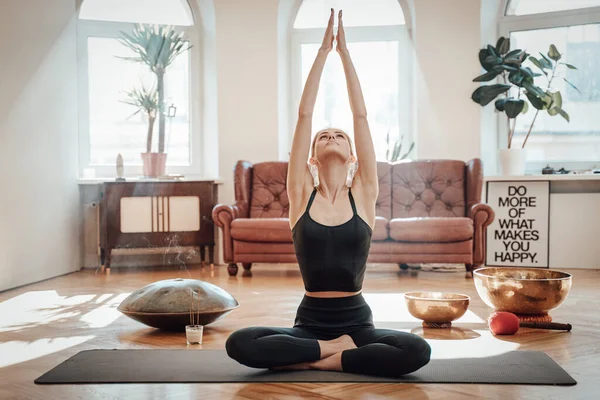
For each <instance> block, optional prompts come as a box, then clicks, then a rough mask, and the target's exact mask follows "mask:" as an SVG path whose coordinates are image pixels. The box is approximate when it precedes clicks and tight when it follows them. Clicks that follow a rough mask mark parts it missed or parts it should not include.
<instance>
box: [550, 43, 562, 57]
mask: <svg viewBox="0 0 600 400" xmlns="http://www.w3.org/2000/svg"><path fill="white" fill-rule="evenodd" d="M548 57H550V58H551V59H553V60H554V61H558V60H560V58H561V57H562V55H561V54H560V53H559V52H558V50H557V49H556V46H555V45H553V44H551V45H550V49H549V50H548Z"/></svg>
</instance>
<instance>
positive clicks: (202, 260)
mask: <svg viewBox="0 0 600 400" xmlns="http://www.w3.org/2000/svg"><path fill="white" fill-rule="evenodd" d="M205 255H206V247H205V246H204V245H203V244H201V245H200V265H202V266H203V267H204V256H205Z"/></svg>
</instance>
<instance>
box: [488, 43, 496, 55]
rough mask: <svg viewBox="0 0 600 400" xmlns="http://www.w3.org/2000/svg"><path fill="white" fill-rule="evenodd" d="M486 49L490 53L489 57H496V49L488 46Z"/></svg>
mask: <svg viewBox="0 0 600 400" xmlns="http://www.w3.org/2000/svg"><path fill="white" fill-rule="evenodd" d="M487 49H488V51H489V52H490V55H492V56H494V57H498V52H497V51H496V49H494V47H493V46H492V45H490V44H488V45H487Z"/></svg>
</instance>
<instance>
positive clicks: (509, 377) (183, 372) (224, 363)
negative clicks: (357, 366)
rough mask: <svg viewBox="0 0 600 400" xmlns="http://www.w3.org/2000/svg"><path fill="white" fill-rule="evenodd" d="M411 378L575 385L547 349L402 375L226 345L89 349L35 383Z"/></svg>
mask: <svg viewBox="0 0 600 400" xmlns="http://www.w3.org/2000/svg"><path fill="white" fill-rule="evenodd" d="M216 382H218V383H227V382H361V383H369V382H373V383H377V382H410V383H495V384H499V383H507V384H532V385H575V384H576V383H577V382H576V381H575V380H574V379H573V378H572V377H571V376H570V375H569V374H568V373H567V372H566V371H565V370H564V369H562V368H561V367H560V366H559V365H558V364H556V362H554V360H552V359H551V358H550V357H549V356H548V355H547V354H545V353H542V352H538V351H511V352H508V353H504V354H501V355H497V356H493V357H483V358H458V359H448V360H435V359H434V360H431V362H430V363H429V364H427V365H426V366H425V367H423V368H421V369H420V370H418V371H416V372H414V373H412V374H408V375H405V376H403V377H402V378H399V379H392V378H381V377H376V376H368V375H354V374H348V373H341V372H330V371H315V370H308V371H269V370H260V369H253V368H248V367H245V366H243V365H240V364H238V363H237V362H236V361H234V360H232V359H230V358H229V357H228V356H227V353H225V351H223V350H151V349H148V350H87V351H82V352H80V353H78V354H76V355H74V356H73V357H71V358H69V359H68V360H66V361H65V362H63V363H62V364H60V365H58V366H57V367H55V368H54V369H52V370H50V371H49V372H47V373H45V374H44V375H42V376H41V377H39V378H38V379H36V381H35V383H42V384H59V383H63V384H64V383H71V384H72V383H216Z"/></svg>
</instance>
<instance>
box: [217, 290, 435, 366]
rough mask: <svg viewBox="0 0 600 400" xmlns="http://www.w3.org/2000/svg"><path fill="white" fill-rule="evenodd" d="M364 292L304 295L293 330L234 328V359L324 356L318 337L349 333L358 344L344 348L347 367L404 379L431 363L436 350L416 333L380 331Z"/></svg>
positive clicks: (280, 362)
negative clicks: (346, 294)
mask: <svg viewBox="0 0 600 400" xmlns="http://www.w3.org/2000/svg"><path fill="white" fill-rule="evenodd" d="M372 318H373V317H372V314H371V309H370V308H369V306H368V304H367V303H366V302H365V300H364V298H363V296H362V295H361V294H359V295H355V296H350V297H339V298H326V299H322V298H314V297H307V296H305V297H304V299H303V300H302V303H301V304H300V306H299V307H298V312H297V314H296V321H295V324H294V327H293V328H268V327H250V328H244V329H240V330H238V331H235V332H233V333H232V334H231V335H230V336H229V338H228V339H227V342H226V344H225V348H226V349H227V354H228V355H229V357H231V358H233V359H234V360H236V361H238V362H239V363H241V364H244V365H246V366H248V367H253V368H273V367H281V366H286V365H292V364H298V363H303V362H313V361H317V360H319V359H320V358H321V351H320V347H319V344H318V343H317V340H331V339H335V338H337V337H339V336H342V335H344V334H347V335H349V336H350V337H351V338H352V340H353V341H354V343H355V344H356V346H357V348H356V349H352V350H345V351H343V352H342V370H343V371H344V372H351V373H357V374H366V375H378V376H388V377H399V376H402V375H404V374H408V373H411V372H414V371H416V370H418V369H419V368H421V367H423V366H424V365H426V364H427V363H428V362H429V357H430V354H431V348H430V347H429V344H428V343H427V342H426V341H425V340H424V339H422V338H421V337H419V336H417V335H413V334H411V333H406V332H399V331H395V330H391V329H376V328H375V327H374V326H373V322H372Z"/></svg>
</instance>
